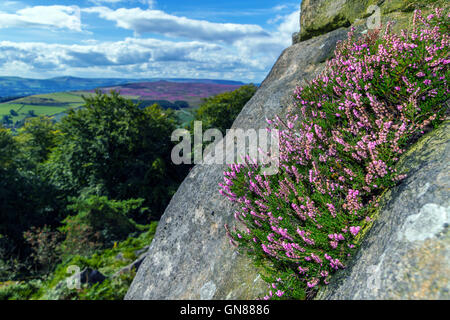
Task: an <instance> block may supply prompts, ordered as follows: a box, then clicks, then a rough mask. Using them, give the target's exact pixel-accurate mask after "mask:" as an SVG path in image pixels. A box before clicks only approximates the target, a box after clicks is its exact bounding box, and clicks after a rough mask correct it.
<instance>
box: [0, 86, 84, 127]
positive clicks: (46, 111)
mask: <svg viewBox="0 0 450 320" xmlns="http://www.w3.org/2000/svg"><path fill="white" fill-rule="evenodd" d="M82 94H85V95H86V92H83V93H82V92H73V93H72V92H60V93H52V94H43V95H36V96H29V97H25V98H21V99H17V100H13V101H8V102H4V103H0V118H3V116H5V115H9V116H11V120H12V121H13V123H16V122H17V121H21V120H23V119H24V118H26V117H29V115H30V113H29V112H30V111H33V112H34V114H35V115H37V116H53V115H56V114H59V113H62V112H64V111H66V110H67V109H69V108H78V107H80V106H81V105H83V98H82ZM11 110H14V112H15V113H14V112H11ZM13 114H14V115H13Z"/></svg>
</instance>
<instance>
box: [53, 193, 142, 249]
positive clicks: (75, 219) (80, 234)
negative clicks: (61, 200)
mask: <svg viewBox="0 0 450 320" xmlns="http://www.w3.org/2000/svg"><path fill="white" fill-rule="evenodd" d="M143 202H144V200H143V199H130V200H125V201H117V200H109V199H108V198H107V197H100V196H94V195H90V196H87V197H86V198H81V199H76V200H75V201H74V203H73V204H72V205H70V206H69V209H71V210H73V211H75V212H77V214H76V215H75V216H69V217H67V218H66V219H65V220H64V226H63V227H62V228H61V231H63V232H64V233H66V235H67V238H66V240H65V241H64V243H63V246H64V247H65V251H66V252H70V253H71V254H81V251H83V250H86V249H87V250H88V251H87V252H89V251H90V249H95V247H96V244H100V243H103V245H104V246H112V245H113V243H114V242H115V241H120V240H123V239H126V237H127V236H128V235H129V234H131V233H133V232H136V231H138V230H139V225H137V224H136V223H135V222H134V221H133V219H131V217H132V216H139V214H141V215H143V214H144V213H145V212H146V210H147V209H146V208H142V203H143ZM83 244H84V245H83ZM70 248H71V249H70ZM77 250H78V251H79V250H81V251H80V252H76V251H77Z"/></svg>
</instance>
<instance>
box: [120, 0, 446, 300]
mask: <svg viewBox="0 0 450 320" xmlns="http://www.w3.org/2000/svg"><path fill="white" fill-rule="evenodd" d="M434 2H437V3H438V2H440V0H438V1H434ZM374 3H375V4H377V5H378V6H379V7H380V8H381V9H380V10H381V13H382V22H386V21H387V20H396V21H397V22H398V23H397V27H396V28H400V27H402V26H404V25H405V24H407V23H408V21H409V19H410V17H411V14H412V10H411V9H410V5H411V4H412V3H420V1H418V0H417V1H416V0H390V1H388V0H387V1H372V0H362V1H360V0H337V1H330V0H303V2H302V18H301V22H302V27H301V32H300V34H297V35H294V37H293V38H294V42H296V43H295V44H294V45H293V46H291V47H289V48H287V49H286V50H285V51H284V52H283V53H282V55H281V56H280V58H279V59H278V61H277V62H276V64H275V65H274V67H273V69H272V70H271V72H270V73H269V75H268V77H267V78H266V79H265V80H264V82H263V83H262V84H261V87H260V88H259V89H258V91H257V93H256V94H255V96H254V97H253V98H252V99H251V100H250V101H249V102H248V103H247V105H246V106H245V107H244V109H243V110H242V112H241V114H240V115H239V117H238V118H237V119H236V121H235V123H234V124H233V128H242V129H244V130H246V129H250V128H254V129H259V128H264V127H265V126H266V122H265V119H266V118H272V117H274V116H275V115H276V114H280V113H284V112H286V110H288V109H289V108H290V107H291V106H292V103H293V97H292V95H293V90H294V88H295V86H296V85H298V84H300V85H301V84H303V83H304V82H305V81H306V80H311V79H313V78H314V77H315V76H316V75H317V74H318V73H319V72H320V71H321V70H323V67H324V61H325V60H326V59H328V58H330V57H331V56H332V54H333V51H334V48H335V45H336V42H337V41H338V40H342V39H344V38H346V35H347V31H348V28H345V27H348V26H349V25H350V24H353V25H355V26H356V27H357V30H358V31H360V32H363V33H364V32H365V31H367V29H368V26H367V22H368V21H370V19H372V18H373V17H372V16H371V15H372V12H369V13H367V8H368V7H369V6H370V5H372V4H374ZM300 40H301V41H300ZM448 126H449V124H448V123H447V124H446V125H445V126H443V127H441V129H439V130H438V131H435V132H433V133H431V134H430V135H429V136H428V137H427V138H425V139H424V140H422V141H421V142H420V143H419V144H418V145H417V146H416V147H415V148H414V149H413V150H411V151H410V152H409V153H408V155H406V156H405V157H404V158H403V159H402V161H401V163H400V167H401V168H410V169H411V171H410V172H409V177H408V178H407V180H406V181H404V182H403V183H402V184H401V185H400V186H398V187H397V188H395V189H393V190H391V191H389V192H388V193H386V194H385V195H384V198H383V202H382V204H381V207H380V210H379V216H378V219H377V220H376V221H375V224H374V225H373V228H372V229H371V230H370V231H369V232H368V233H367V239H365V241H364V242H363V244H362V247H361V249H360V250H359V251H358V254H357V255H356V256H355V257H354V259H353V260H352V261H351V262H350V264H349V267H348V268H347V269H346V270H344V271H342V272H339V273H337V275H336V276H335V277H334V278H333V280H332V283H331V284H330V286H328V287H327V288H326V289H325V290H323V291H322V292H320V294H319V296H318V298H321V299H352V298H363V299H377V298H387V299H389V298H399V299H402V298H448V289H449V288H448V279H446V277H447V275H448V274H449V269H448V268H449V265H448V261H449V250H448V214H449V200H448V199H449V194H448V191H449V177H448V172H449V168H448V163H449V146H448V140H449V139H448V138H449V137H448V132H449V127H448ZM239 151H242V150H238V152H239ZM224 169H225V166H222V165H197V166H196V167H194V168H193V169H192V171H191V172H190V174H189V175H188V177H187V178H186V179H185V181H184V182H183V183H182V185H181V186H180V188H179V190H178V191H177V193H176V194H175V196H174V197H173V199H172V200H171V202H170V204H169V206H168V207H167V209H166V211H165V213H164V215H163V216H162V218H161V221H160V223H159V225H158V229H157V232H156V235H155V237H154V240H153V242H152V244H151V246H150V248H149V252H148V255H147V257H146V258H145V260H144V261H143V262H142V264H141V265H140V268H139V271H138V273H137V275H136V277H135V279H134V281H133V283H132V285H131V287H130V289H129V291H128V293H127V295H126V299H254V298H257V297H261V296H262V295H263V294H265V292H266V289H267V287H266V284H265V283H264V282H263V281H262V280H261V279H260V277H259V276H258V270H257V269H256V268H255V267H254V266H253V264H252V263H251V262H250V261H249V259H248V258H247V257H245V256H242V255H239V254H237V252H236V251H235V250H233V247H232V246H231V245H230V244H229V243H228V239H227V238H226V236H225V232H224V230H223V226H224V224H231V225H232V224H233V223H234V217H233V213H234V209H235V208H234V207H233V206H232V205H231V203H230V202H229V201H228V200H226V199H225V198H223V197H222V196H221V195H220V194H219V193H218V183H219V182H221V181H222V172H223V171H224Z"/></svg>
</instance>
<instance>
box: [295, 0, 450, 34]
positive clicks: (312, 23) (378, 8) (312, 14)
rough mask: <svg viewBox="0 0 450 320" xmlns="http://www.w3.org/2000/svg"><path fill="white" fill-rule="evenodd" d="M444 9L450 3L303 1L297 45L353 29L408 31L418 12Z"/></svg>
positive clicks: (390, 0) (435, 1) (353, 0)
mask: <svg viewBox="0 0 450 320" xmlns="http://www.w3.org/2000/svg"><path fill="white" fill-rule="evenodd" d="M430 4H431V5H433V6H440V7H442V6H444V5H448V2H447V1H445V0H444V1H442V0H434V1H423V0H303V1H302V5H301V12H302V14H301V18H300V24H301V29H300V34H299V35H298V36H296V37H295V38H294V42H299V41H304V40H308V39H310V38H312V37H315V36H318V35H322V34H324V33H327V32H330V31H332V30H335V29H338V28H341V27H349V26H350V25H355V26H358V25H366V26H367V27H368V28H373V27H374V26H375V25H379V23H381V24H382V25H384V26H385V25H386V23H387V22H388V21H395V22H396V24H395V25H394V26H393V29H394V31H399V30H401V29H404V28H405V27H407V26H408V25H409V24H410V23H411V20H412V19H411V18H412V15H413V11H414V9H415V8H421V9H422V10H423V11H424V12H425V13H426V12H428V11H430V10H431V7H430V6H429V5H430Z"/></svg>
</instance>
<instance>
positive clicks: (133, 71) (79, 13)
mask: <svg viewBox="0 0 450 320" xmlns="http://www.w3.org/2000/svg"><path fill="white" fill-rule="evenodd" d="M299 6H300V1H298V0H297V1H289V0H239V1H238V0H226V1H212V0H184V1H180V0H81V1H67V0H24V1H21V0H17V1H15V0H14V1H13V0H11V1H10V0H0V76H21V77H31V78H49V77H55V76H62V75H71V76H80V77H122V78H152V77H165V78H171V77H174V78H186V77H187V78H214V79H230V80H241V81H246V82H260V81H262V80H263V79H264V77H265V76H266V75H267V73H268V72H269V71H270V68H271V67H272V65H273V63H274V62H275V61H276V59H277V57H278V56H279V55H280V53H281V52H282V50H283V49H285V48H286V47H288V46H289V45H290V44H291V35H292V33H293V32H296V31H298V30H299V28H300V27H299V14H300V13H299Z"/></svg>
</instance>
